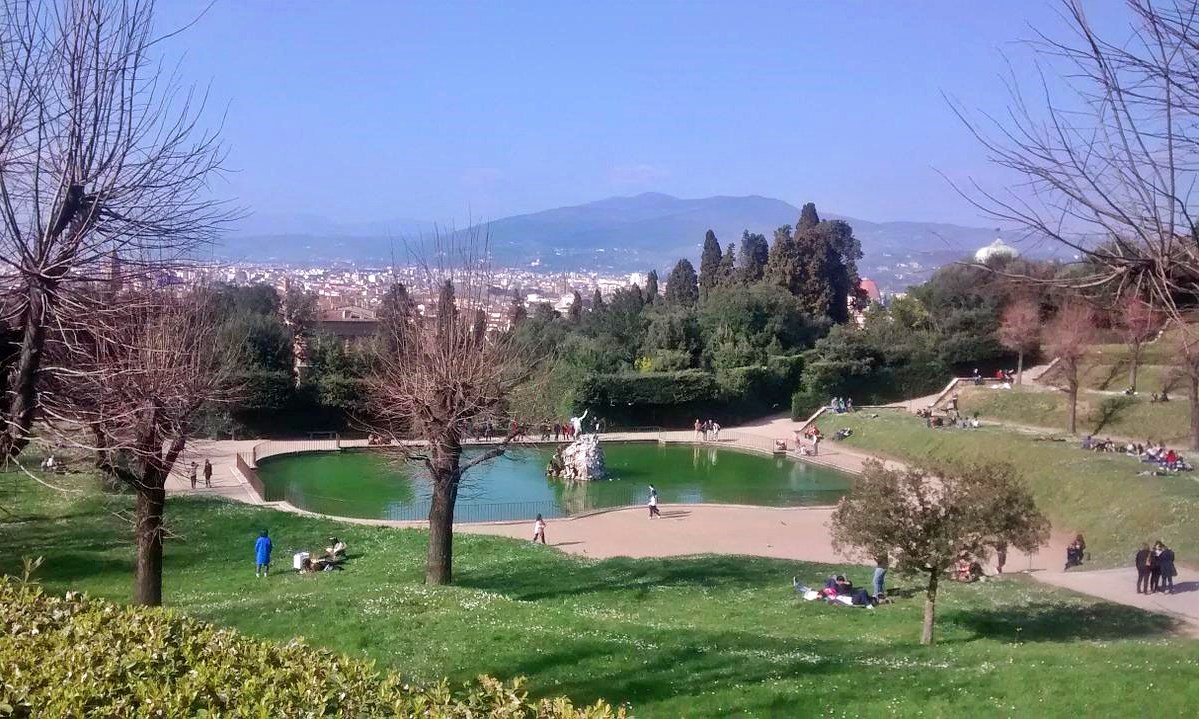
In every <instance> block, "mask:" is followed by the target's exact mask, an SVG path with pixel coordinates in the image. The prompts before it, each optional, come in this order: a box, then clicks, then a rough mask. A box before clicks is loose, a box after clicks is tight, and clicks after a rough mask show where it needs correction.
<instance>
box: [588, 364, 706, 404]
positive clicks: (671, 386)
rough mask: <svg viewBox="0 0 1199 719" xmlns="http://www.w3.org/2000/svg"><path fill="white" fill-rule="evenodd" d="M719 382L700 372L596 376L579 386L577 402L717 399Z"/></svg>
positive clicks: (686, 401) (667, 401)
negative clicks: (717, 383)
mask: <svg viewBox="0 0 1199 719" xmlns="http://www.w3.org/2000/svg"><path fill="white" fill-rule="evenodd" d="M716 393H717V387H716V379H715V377H713V376H712V374H711V373H710V372H704V371H702V370H697V369H689V370H682V371H680V372H650V373H642V372H620V373H616V374H593V375H590V376H589V377H586V378H585V379H584V380H583V382H582V383H581V385H580V387H579V391H578V393H577V395H576V401H577V402H579V403H580V404H581V405H582V406H584V407H603V406H605V405H609V406H620V405H624V406H629V405H633V406H639V405H659V406H666V405H675V404H686V403H690V402H707V401H710V400H712V399H715V397H716Z"/></svg>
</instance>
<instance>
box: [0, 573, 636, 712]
mask: <svg viewBox="0 0 1199 719" xmlns="http://www.w3.org/2000/svg"><path fill="white" fill-rule="evenodd" d="M93 716H95V717H191V716H204V717H256V718H258V717H262V718H266V717H270V718H272V719H273V718H275V717H332V716H336V717H430V718H442V717H446V718H448V717H505V718H513V719H515V718H517V717H529V718H533V717H536V718H537V719H567V718H575V719H604V718H607V717H623V716H624V711H623V709H621V710H617V711H613V710H612V709H611V708H610V707H608V706H607V705H606V704H603V703H602V702H600V703H597V704H596V705H594V706H591V707H586V708H576V707H574V706H572V705H571V703H570V702H569V701H567V700H566V699H552V700H549V699H545V700H541V701H531V700H529V699H528V698H527V697H526V695H525V693H524V691H522V689H521V682H520V680H515V681H513V682H512V683H510V684H504V683H502V682H499V681H497V680H495V679H491V678H489V677H481V678H480V680H479V683H478V684H475V685H470V686H467V687H466V688H465V689H464V690H463V691H461V692H454V691H451V689H450V688H449V687H448V685H447V684H446V683H445V682H442V683H441V684H438V685H436V686H433V687H416V686H411V685H408V684H406V683H404V682H403V681H402V680H401V679H400V678H399V677H398V676H397V675H395V674H393V673H381V672H378V671H376V670H375V669H374V666H373V664H372V663H370V662H365V661H360V660H354V659H350V658H348V657H345V656H344V655H338V654H334V653H332V652H328V651H321V650H316V649H312V648H310V647H308V646H305V645H304V644H303V643H301V642H300V641H293V642H290V643H288V644H286V645H278V644H274V643H270V642H264V641H258V640H254V639H250V638H247V637H245V636H242V635H241V634H239V633H237V632H234V631H232V630H228V629H219V628H217V627H214V626H212V625H209V624H205V623H202V622H197V621H194V620H191V619H187V618H185V617H183V616H180V615H178V614H176V613H174V612H171V611H169V610H161V609H145V608H135V607H124V606H120V605H116V604H112V603H110V602H105V601H99V600H92V599H85V598H83V597H82V596H80V595H77V594H69V595H67V596H66V597H65V598H59V597H51V596H48V595H46V594H45V593H44V592H43V591H42V590H41V589H40V588H39V587H37V586H36V585H31V584H25V583H21V582H18V581H16V580H14V579H10V578H3V577H0V717H93Z"/></svg>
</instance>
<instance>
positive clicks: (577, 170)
mask: <svg viewBox="0 0 1199 719" xmlns="http://www.w3.org/2000/svg"><path fill="white" fill-rule="evenodd" d="M1097 5H1098V4H1097ZM1112 5H1114V3H1112ZM199 7H200V5H199V4H198V3H193V2H189V1H186V0H170V1H169V2H163V3H162V4H161V5H160V13H159V29H160V30H166V29H170V28H172V27H174V26H177V25H178V24H180V23H182V22H185V21H186V20H188V19H191V18H193V17H194V15H195V14H196V13H197V11H198V8H199ZM1108 7H1110V5H1109V4H1107V3H1104V4H1103V9H1104V12H1108V9H1107V8H1108ZM1097 9H1098V8H1097ZM1030 24H1032V25H1035V26H1037V27H1041V28H1053V27H1057V26H1059V25H1060V21H1059V20H1058V19H1057V16H1056V10H1055V8H1054V6H1053V5H1052V4H1051V3H1048V2H1043V1H1040V0H1036V1H1034V0H1025V1H1020V2H1016V1H1011V2H1002V3H999V2H961V1H960V0H959V1H956V2H953V1H948V0H935V1H932V0H930V1H927V2H918V3H899V2H839V1H838V2H834V1H833V0H829V1H828V2H819V3H817V2H779V3H773V2H731V1H729V2H686V3H683V2H633V1H631V0H621V1H618V2H588V3H583V2H574V1H567V2H561V1H560V2H527V1H515V2H502V3H501V2H496V3H483V2H436V3H434V2H426V3H414V2H402V1H398V0H393V1H391V2H376V1H374V0H357V1H355V2H348V1H346V2H334V1H331V0H323V1H320V2H318V1H316V0H289V1H283V0H248V1H247V0H218V2H217V3H216V4H215V6H214V7H213V8H212V9H211V10H210V11H209V12H208V13H207V14H206V15H205V16H204V17H203V18H201V19H200V21H199V22H198V24H197V25H196V26H194V27H193V28H191V29H189V30H188V31H187V32H186V33H184V34H183V35H181V36H180V37H178V38H176V39H172V40H171V41H170V42H169V43H168V44H167V46H166V49H165V50H166V53H167V54H168V55H169V56H172V57H179V56H181V62H182V65H181V74H182V77H183V78H184V80H186V81H187V82H195V83H198V84H200V85H206V86H208V87H209V88H210V103H211V106H212V109H213V110H214V111H217V110H219V111H222V112H223V111H226V110H227V116H226V118H225V125H224V137H225V139H226V141H227V144H228V146H229V151H230V155H229V165H230V167H231V168H233V169H234V170H235V172H233V173H231V174H230V175H229V176H228V178H227V180H226V181H225V183H224V184H223V186H218V188H217V190H218V192H220V193H221V194H224V195H229V196H233V197H235V198H237V200H238V201H239V202H240V203H241V204H243V205H245V206H247V207H249V208H251V209H252V210H254V211H256V212H260V213H263V212H279V213H288V214H290V213H300V212H305V213H314V214H319V215H324V216H327V217H330V218H332V219H335V220H339V221H363V220H376V219H384V218H396V217H412V218H418V219H435V220H440V221H447V220H455V221H457V223H458V224H459V225H461V224H463V221H464V220H465V219H466V218H467V217H468V216H473V218H475V219H495V218H498V217H503V216H506V215H509V214H516V213H522V212H530V211H536V210H540V209H547V208H551V207H557V206H561V205H567V204H576V203H581V202H587V201H590V200H595V199H600V198H603V197H608V196H612V195H625V194H635V193H639V192H645V191H651V190H652V191H661V192H667V193H670V194H674V195H679V196H683V197H701V196H707V195H717V194H727V195H746V194H759V195H767V196H772V197H778V198H780V199H784V200H787V201H789V202H792V203H793V204H796V205H798V204H800V203H802V202H806V201H814V202H816V203H817V206H818V207H819V208H821V209H822V210H824V211H827V212H838V213H842V214H848V215H852V216H855V217H860V218H863V219H869V220H897V219H910V220H931V221H949V222H960V223H965V224H974V225H984V226H986V225H989V224H992V223H991V222H990V221H988V220H986V219H985V218H982V217H980V216H979V215H978V213H977V212H976V211H975V210H973V209H972V208H971V207H969V205H968V204H967V203H966V202H965V201H963V200H962V199H960V198H959V197H957V195H956V194H955V193H954V191H953V190H952V189H951V188H950V187H949V186H948V185H947V184H946V182H945V180H944V179H942V178H941V176H940V175H939V174H937V170H940V171H941V172H944V173H946V174H947V175H949V176H951V177H954V178H955V179H960V180H964V179H966V178H968V177H975V178H978V179H980V180H981V181H983V182H985V183H991V184H994V183H1001V182H1003V181H1004V180H1005V179H1006V178H1003V177H1002V176H1000V175H998V174H997V173H996V171H995V170H994V169H992V168H991V167H989V166H988V164H987V162H986V159H985V156H984V154H983V152H982V151H981V150H980V148H979V147H978V146H977V145H976V144H975V143H974V141H973V140H972V139H971V138H970V137H969V135H968V134H967V132H966V131H965V129H964V128H963V127H962V126H961V125H960V123H959V122H958V121H957V119H956V118H955V117H954V116H953V115H952V114H951V112H950V111H949V108H948V107H947V105H946V103H945V102H944V100H943V99H942V97H941V93H942V92H945V93H948V94H950V95H952V96H954V97H957V98H958V99H960V100H961V101H963V102H964V103H965V104H966V105H968V106H971V107H983V108H988V109H992V110H999V109H1002V107H1003V104H1004V91H1003V86H1002V83H1001V79H1000V75H1001V74H1002V73H1003V72H1004V71H1005V65H1004V60H1003V55H1002V54H1001V53H1007V54H1009V55H1015V56H1017V58H1019V57H1020V56H1021V55H1022V54H1023V51H1022V48H1021V47H1020V46H1018V45H1015V44H1014V41H1016V40H1018V39H1021V38H1027V37H1028V36H1029V35H1030V31H1029V25H1030ZM214 114H216V113H215V112H214Z"/></svg>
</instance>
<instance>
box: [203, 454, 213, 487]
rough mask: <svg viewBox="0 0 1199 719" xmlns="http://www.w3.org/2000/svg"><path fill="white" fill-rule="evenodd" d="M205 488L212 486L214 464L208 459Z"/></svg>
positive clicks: (205, 468)
mask: <svg viewBox="0 0 1199 719" xmlns="http://www.w3.org/2000/svg"><path fill="white" fill-rule="evenodd" d="M204 486H205V487H211V486H212V462H209V461H208V460H207V459H205V460H204Z"/></svg>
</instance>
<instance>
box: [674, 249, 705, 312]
mask: <svg viewBox="0 0 1199 719" xmlns="http://www.w3.org/2000/svg"><path fill="white" fill-rule="evenodd" d="M666 301H667V302H669V303H671V304H676V305H682V306H683V307H694V306H695V303H696V302H698V301H699V282H698V280H697V278H696V276H695V266H694V265H692V264H691V261H690V260H687V259H682V260H679V261H678V263H677V264H676V265H675V266H674V269H673V270H671V271H670V277H669V278H667V280H666Z"/></svg>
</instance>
